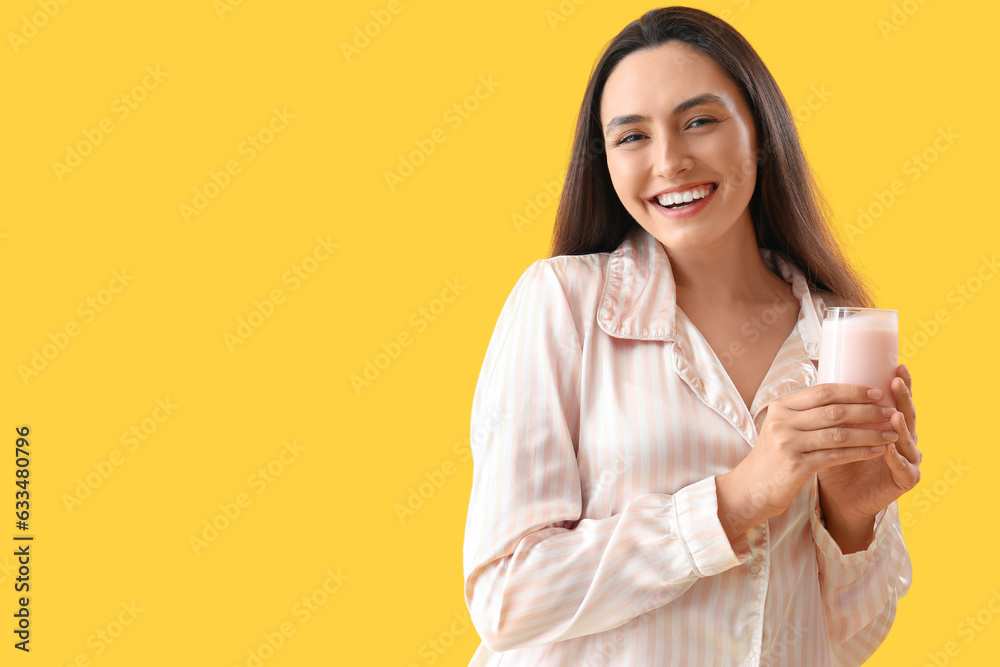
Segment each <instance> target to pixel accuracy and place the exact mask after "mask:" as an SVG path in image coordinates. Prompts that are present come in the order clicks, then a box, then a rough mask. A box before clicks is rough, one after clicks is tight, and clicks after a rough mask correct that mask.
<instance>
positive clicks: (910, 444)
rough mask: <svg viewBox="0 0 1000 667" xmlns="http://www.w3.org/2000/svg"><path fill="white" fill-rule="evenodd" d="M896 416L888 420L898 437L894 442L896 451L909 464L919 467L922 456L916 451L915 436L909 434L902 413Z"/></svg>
mask: <svg viewBox="0 0 1000 667" xmlns="http://www.w3.org/2000/svg"><path fill="white" fill-rule="evenodd" d="M898 414H899V417H896V416H895V415H893V418H892V419H890V420H889V423H890V424H891V425H892V428H893V430H894V431H895V432H896V433H897V434H898V435H899V438H898V439H897V440H896V450H897V451H898V452H899V453H900V454H901V455H902V456H904V457H905V458H906V460H907V461H909V462H910V463H913V464H915V465H920V459H921V458H922V456H921V454H920V450H919V449H917V441H916V436H914V435H913V434H912V433H910V431H909V429H908V428H907V425H906V420H905V419H904V418H903V415H902V413H898Z"/></svg>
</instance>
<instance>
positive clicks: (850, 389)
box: [778, 382, 883, 410]
mask: <svg viewBox="0 0 1000 667" xmlns="http://www.w3.org/2000/svg"><path fill="white" fill-rule="evenodd" d="M869 392H871V393H869ZM882 393H883V392H882V390H881V389H879V388H877V387H872V386H870V385H867V384H847V383H843V382H825V383H823V384H816V385H813V386H811V387H807V388H806V389H803V390H801V391H796V392H792V393H791V394H787V395H785V396H783V397H782V398H780V399H778V400H780V401H783V403H784V405H785V407H787V408H789V409H791V410H811V409H813V408H816V407H819V406H821V405H830V404H831V403H877V402H878V401H880V400H881V399H882Z"/></svg>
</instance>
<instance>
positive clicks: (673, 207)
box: [650, 183, 719, 219]
mask: <svg viewBox="0 0 1000 667" xmlns="http://www.w3.org/2000/svg"><path fill="white" fill-rule="evenodd" d="M718 189H719V184H718V183H699V184H696V185H693V186H692V185H687V186H683V187H682V188H673V189H671V190H668V191H665V192H662V193H660V194H659V195H657V196H656V197H653V198H652V199H651V200H650V203H651V204H652V205H653V208H655V209H656V211H657V212H658V213H659V214H660V215H662V216H665V217H667V218H674V219H679V218H687V217H690V216H692V215H697V214H698V213H699V212H701V210H702V209H704V208H705V207H706V206H708V204H709V203H710V202H711V201H712V199H713V198H714V196H715V192H716V191H717V190H718Z"/></svg>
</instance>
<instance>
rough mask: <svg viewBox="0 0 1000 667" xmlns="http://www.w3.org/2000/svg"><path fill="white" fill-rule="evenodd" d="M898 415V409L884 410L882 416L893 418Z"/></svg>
mask: <svg viewBox="0 0 1000 667" xmlns="http://www.w3.org/2000/svg"><path fill="white" fill-rule="evenodd" d="M894 414H896V408H882V416H883V417H889V418H891V417H892V416H893V415H894Z"/></svg>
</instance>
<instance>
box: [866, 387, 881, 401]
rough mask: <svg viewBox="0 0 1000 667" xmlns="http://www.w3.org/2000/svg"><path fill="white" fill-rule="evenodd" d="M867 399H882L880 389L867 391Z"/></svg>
mask: <svg viewBox="0 0 1000 667" xmlns="http://www.w3.org/2000/svg"><path fill="white" fill-rule="evenodd" d="M868 398H875V399H879V398H882V390H881V389H869V390H868Z"/></svg>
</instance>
